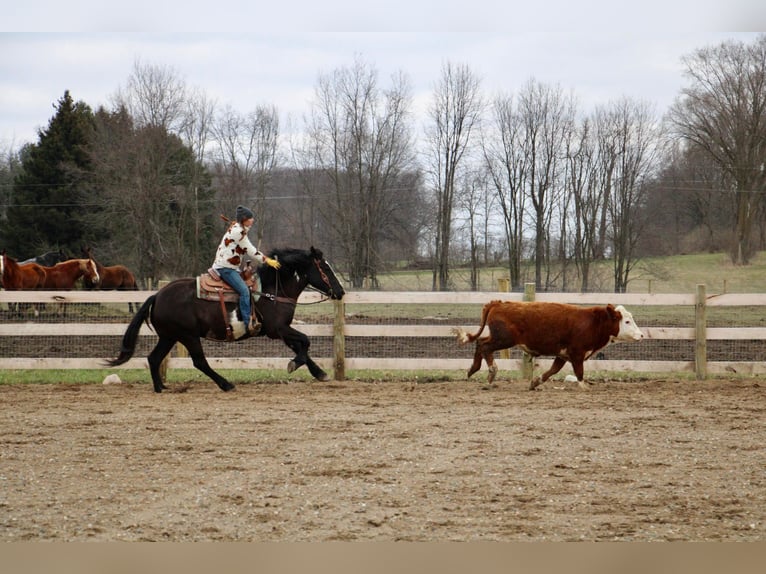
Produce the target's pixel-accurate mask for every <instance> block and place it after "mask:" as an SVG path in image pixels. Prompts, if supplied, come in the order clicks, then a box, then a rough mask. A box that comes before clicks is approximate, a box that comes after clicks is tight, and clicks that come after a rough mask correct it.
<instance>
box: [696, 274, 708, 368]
mask: <svg viewBox="0 0 766 574" xmlns="http://www.w3.org/2000/svg"><path fill="white" fill-rule="evenodd" d="M694 338H695V346H694V372H695V374H696V375H697V380H698V381H702V380H704V379H706V378H707V295H706V292H705V285H704V284H700V285H697V300H696V303H695V305H694Z"/></svg>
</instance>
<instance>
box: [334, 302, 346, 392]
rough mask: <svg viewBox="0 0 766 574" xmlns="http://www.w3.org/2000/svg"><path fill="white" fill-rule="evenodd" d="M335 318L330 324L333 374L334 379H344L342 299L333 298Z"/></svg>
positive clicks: (344, 324)
mask: <svg viewBox="0 0 766 574" xmlns="http://www.w3.org/2000/svg"><path fill="white" fill-rule="evenodd" d="M333 307H334V309H335V318H334V319H333V324H332V352H333V357H334V361H333V371H334V372H333V375H334V377H335V380H336V381H345V380H346V338H345V335H344V330H345V326H346V304H345V303H344V302H343V300H334V301H333Z"/></svg>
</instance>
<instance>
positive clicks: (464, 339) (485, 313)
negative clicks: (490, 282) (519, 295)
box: [452, 301, 500, 345]
mask: <svg viewBox="0 0 766 574" xmlns="http://www.w3.org/2000/svg"><path fill="white" fill-rule="evenodd" d="M499 302H500V301H490V302H489V303H487V304H486V305H484V307H483V308H482V310H481V327H479V330H478V331H476V333H474V334H473V335H471V334H470V333H466V332H465V331H464V330H463V329H461V328H460V327H455V328H454V329H452V333H453V334H454V335H455V336H457V342H458V343H460V344H461V345H465V344H467V343H471V342H473V341H475V340H476V339H478V338H479V335H481V332H482V331H483V330H484V327H485V326H486V325H487V317H489V312H490V310H491V309H492V307H494V306H495V304H496V303H499Z"/></svg>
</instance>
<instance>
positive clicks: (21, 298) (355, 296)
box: [0, 286, 766, 378]
mask: <svg viewBox="0 0 766 574" xmlns="http://www.w3.org/2000/svg"><path fill="white" fill-rule="evenodd" d="M153 293H154V291H133V292H120V291H102V292H99V291H0V308H7V307H9V306H10V305H14V304H17V303H28V304H40V303H43V304H46V305H48V306H51V307H53V306H55V304H60V305H77V304H84V303H90V304H102V305H125V304H127V303H140V302H143V301H144V300H145V299H146V298H147V297H148V296H150V295H151V294H153ZM524 298H525V295H524V294H522V293H504V292H439V293H434V292H367V291H358V292H350V293H348V294H347V295H346V297H345V298H344V300H343V301H342V302H333V303H332V304H331V303H321V305H323V306H327V307H330V306H331V305H334V308H331V311H328V312H327V313H326V316H332V318H333V319H332V320H329V321H326V322H325V323H307V324H301V325H295V326H297V328H298V329H300V330H301V331H302V332H304V333H305V334H306V335H308V336H309V337H323V338H327V339H328V340H329V341H331V342H332V344H331V346H328V349H330V351H329V352H327V353H326V356H323V357H315V360H316V361H317V362H318V363H319V364H320V365H322V367H323V368H325V369H328V370H332V371H333V372H334V374H335V376H336V378H344V377H345V372H346V370H366V369H379V370H394V371H396V370H453V369H454V370H460V371H463V370H465V369H466V368H467V367H468V364H469V362H467V361H466V359H465V358H452V357H442V358H428V357H425V358H409V357H366V356H359V357H355V356H348V354H347V353H346V352H345V349H346V346H347V345H348V343H349V342H350V341H353V340H354V339H359V338H374V339H379V340H381V341H384V340H386V339H388V338H413V339H416V340H426V339H437V340H441V339H444V344H445V346H446V345H451V346H454V338H453V335H452V333H451V330H452V328H453V327H456V326H460V327H463V328H465V329H467V330H471V331H473V330H475V329H476V328H477V326H478V324H479V317H480V312H479V309H480V307H478V306H480V305H483V304H484V303H486V302H488V301H490V300H492V299H503V300H508V301H512V300H516V301H520V300H522V299H524ZM526 298H527V299H529V296H528V294H527V296H526ZM532 298H534V299H535V300H537V301H551V302H564V303H573V304H584V305H601V304H606V303H613V304H615V305H617V304H622V305H625V306H626V307H628V308H630V309H631V311H633V314H634V317H636V319H637V322H638V324H639V326H641V328H642V330H643V331H644V334H645V336H646V339H647V340H668V341H673V340H675V341H679V340H680V341H693V342H694V358H693V360H591V361H589V362H588V365H587V366H586V370H587V371H588V372H598V371H609V372H615V371H632V372H647V373H672V372H693V373H695V374H696V376H697V377H698V378H705V377H706V376H707V375H708V374H726V373H732V372H736V373H741V374H752V375H760V374H765V373H766V361H760V360H756V361H741V360H740V361H721V360H718V361H710V360H708V357H707V344H708V342H709V341H758V342H760V341H763V342H764V344H765V345H766V327H758V326H742V327H739V326H734V327H710V326H709V325H708V321H707V318H706V314H707V311H708V309H710V308H718V307H723V308H729V307H731V308H736V307H763V308H766V294H763V293H753V294H741V293H726V294H720V295H719V294H713V295H707V294H706V292H705V288H704V286H699V287H698V289H697V292H696V293H693V294H652V293H621V294H615V293H536V294H533V297H532ZM319 301H320V297H319V295H318V294H315V293H304V294H303V295H301V298H300V300H299V303H317V302H319ZM431 304H437V305H447V306H453V305H454V306H458V305H459V306H463V305H475V306H477V308H476V312H475V313H474V314H471V315H470V317H472V318H469V319H467V321H470V322H469V323H467V324H466V320H461V321H460V322H449V321H445V320H440V321H434V322H433V324H413V325H401V324H400V325H387V324H353V323H351V322H349V321H348V320H347V319H348V314H347V308H348V307H354V306H360V305H361V306H369V307H371V308H372V307H375V306H396V307H397V308H398V306H404V307H405V308H409V306H413V307H412V309H417V308H418V307H419V306H423V305H431ZM651 306H667V307H676V306H684V307H689V308H692V309H694V321H693V323H694V324H693V326H683V327H678V326H662V325H658V326H655V325H652V326H644V325H642V323H641V320H640V315H639V314H638V313H637V309H636V308H641V307H651ZM327 307H326V308H327ZM51 314H52V315H53V320H54V322H43V321H42V320H40V321H37V320H32V321H29V320H26V321H23V322H9V321H5V320H3V321H2V322H0V337H9V338H13V337H43V336H47V337H65V338H66V337H80V336H83V337H121V336H122V334H123V333H124V331H125V328H126V326H127V320H128V318H127V316H126V317H124V318H123V319H121V320H120V322H103V321H101V322H79V323H73V322H55V316H56V315H55V312H53V311H51ZM763 321H766V314H762V320H761V322H763ZM751 323H752V322H751ZM756 323H757V321H756ZM141 337H142V338H143V337H155V335H154V333H153V332H152V331H151V330H150V329H149V328H148V327H146V326H143V327H142V329H141ZM630 344H631V345H640V344H641V343H630ZM115 350H116V349H115ZM279 353H280V352H277V353H276V354H277V355H279ZM281 353H282V355H281V356H274V357H220V356H209V357H208V360H209V362H210V364H211V366H213V368H244V369H247V368H258V369H261V368H268V369H281V368H284V366H285V358H289V357H290V355H289V349H287V348H286V347H284V349H283V351H281ZM208 354H210V353H208ZM104 358H106V357H90V358H69V357H46V356H35V357H26V358H25V357H14V356H0V369H62V368H64V369H70V368H71V369H82V368H102V367H103V360H104ZM541 360H542V363H541V365H542V364H546V363H547V362H548V361H547V359H545V358H541ZM497 362H498V366H499V368H500V369H503V370H518V371H520V370H523V368H524V365H523V363H524V361H523V359H511V358H500V359H498V361H497ZM145 366H146V359H145V357H143V356H141V357H136V358H133V359H131V360H130V361H129V362H128V363H126V364H125V365H123V366H122V367H120V368H145ZM170 367H180V368H192V364H191V360H190V359H189V358H187V357H185V356H183V354H182V353H175V354H174V355H173V357H172V358H171V359H170Z"/></svg>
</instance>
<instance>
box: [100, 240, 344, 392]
mask: <svg viewBox="0 0 766 574" xmlns="http://www.w3.org/2000/svg"><path fill="white" fill-rule="evenodd" d="M269 256H270V257H271V258H272V259H277V260H278V261H279V262H280V263H281V264H282V266H281V268H280V269H279V270H276V269H272V268H271V267H268V266H266V265H263V266H261V267H259V268H258V275H259V276H260V279H261V288H262V295H261V297H260V299H259V300H258V302H257V303H256V305H255V309H256V312H257V313H258V315H259V317H260V319H261V322H262V326H261V330H260V332H259V333H258V335H257V336H259V337H260V336H263V335H265V336H267V337H269V338H271V339H282V340H283V341H284V342H285V344H286V345H287V346H288V347H290V349H292V350H293V351H294V352H295V358H294V359H292V360H291V361H290V363H289V365H288V369H287V370H288V372H293V371H294V370H295V369H297V368H298V367H300V366H302V365H306V366H307V367H308V369H309V371H310V372H311V374H312V375H313V376H314V377H315V378H316V379H319V380H322V381H324V380H327V378H328V377H327V373H325V372H324V371H323V370H322V368H321V367H319V365H317V364H316V363H315V362H314V361H313V359H312V358H311V357H309V354H308V350H309V345H310V343H309V339H308V337H306V335H304V334H303V333H301V332H300V331H296V330H295V329H293V328H292V327H291V326H290V323H291V322H292V320H293V316H294V315H295V306H296V304H297V302H298V296H299V295H300V294H301V293H302V292H303V290H304V289H305V288H306V287H307V286H308V285H311V286H312V287H314V288H315V289H317V290H319V291H321V292H322V293H324V294H325V295H327V296H328V297H330V298H331V299H341V298H342V297H343V295H344V294H345V291H344V289H343V286H342V285H341V283H340V281H339V280H338V278H337V277H336V276H335V273H334V272H333V270H332V267H330V265H329V264H328V263H327V261H325V259H324V256H323V255H322V252H321V251H319V250H318V249H315V248H314V247H311V249H310V250H308V251H307V250H300V249H277V250H274V251H272V252H271V253H270V255H269ZM236 307H237V304H236V303H227V304H226V313H227V315H230V314H231V313H232V311H233V310H234V309H235V308H236ZM144 321H146V322H147V324H150V326H152V327H154V331H155V332H156V333H157V335H158V336H159V338H160V340H159V342H158V343H157V345H156V346H155V347H154V349H153V350H152V352H151V353H150V354H149V357H148V361H149V369H150V371H151V374H152V382H153V383H154V390H155V392H158V393H160V392H162V390H163V389H165V388H167V387H165V385H164V383H163V381H162V377H161V375H160V364H161V363H162V360H163V359H164V358H165V356H166V355H167V354H168V353H169V352H170V350H171V349H172V348H173V345H175V343H176V342H179V343H181V344H182V345H184V346H185V347H186V348H187V350H188V351H189V356H190V357H191V359H192V362H193V364H194V367H195V368H197V369H199V370H200V371H202V372H203V373H205V374H206V375H207V376H208V377H210V378H211V379H213V381H215V383H216V384H217V385H218V386H219V387H220V388H221V390H224V391H230V390H232V389H233V388H234V385H232V384H231V383H230V382H229V381H227V380H226V379H225V378H224V377H222V376H221V375H219V374H218V373H216V372H215V371H214V370H213V369H212V368H211V367H210V365H209V364H208V362H207V359H206V358H205V354H204V353H203V350H202V342H201V341H200V338H201V337H205V338H207V339H213V340H217V341H226V340H227V338H226V324H225V321H224V317H223V313H222V311H221V304H220V302H217V301H206V300H202V299H199V298H198V297H197V294H196V279H195V278H193V277H191V278H185V279H177V280H175V281H173V282H171V283H169V284H168V285H166V286H165V287H163V288H162V289H160V290H159V291H157V293H155V294H154V295H152V296H151V297H149V298H148V299H147V300H146V301H145V302H144V304H143V305H142V306H141V308H140V309H139V310H138V312H137V313H136V315H135V316H134V317H133V320H132V321H131V322H130V324H129V325H128V328H127V330H126V331H125V335H124V336H123V338H122V349H121V350H120V355H119V357H117V358H116V359H113V360H109V361H107V364H108V365H110V366H117V365H121V364H123V363H125V362H126V361H128V359H130V358H131V357H132V356H133V352H134V351H135V349H136V340H137V339H138V333H139V331H140V330H141V324H142V323H143V322H144ZM247 337H248V336H247V335H244V336H243V337H240V338H239V339H238V340H242V339H245V338H247Z"/></svg>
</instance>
